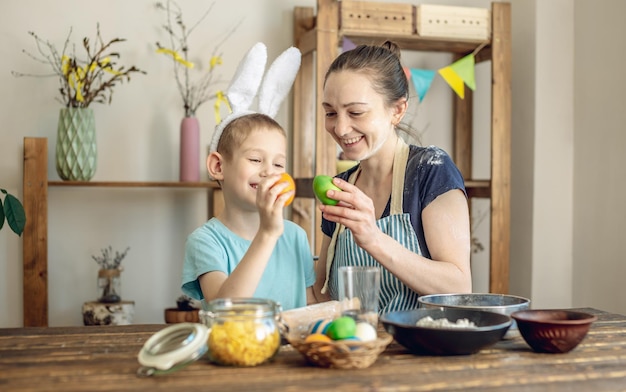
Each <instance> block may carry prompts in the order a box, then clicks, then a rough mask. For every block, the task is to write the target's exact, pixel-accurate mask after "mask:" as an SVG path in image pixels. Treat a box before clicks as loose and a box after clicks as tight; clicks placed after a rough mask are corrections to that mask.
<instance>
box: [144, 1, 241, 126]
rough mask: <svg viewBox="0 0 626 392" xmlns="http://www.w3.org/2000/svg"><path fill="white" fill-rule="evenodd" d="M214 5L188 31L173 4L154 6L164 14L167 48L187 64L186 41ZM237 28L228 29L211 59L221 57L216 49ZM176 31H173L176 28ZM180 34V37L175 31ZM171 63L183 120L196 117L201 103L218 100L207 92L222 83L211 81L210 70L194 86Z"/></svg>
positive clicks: (186, 74) (185, 69)
mask: <svg viewBox="0 0 626 392" xmlns="http://www.w3.org/2000/svg"><path fill="white" fill-rule="evenodd" d="M214 5H215V2H213V3H211V5H210V6H209V8H208V9H207V10H206V11H205V12H204V13H203V14H202V15H201V16H200V18H198V20H197V21H196V22H195V23H194V24H193V25H192V26H191V28H187V25H186V24H185V22H184V20H183V12H182V9H181V8H180V6H179V5H178V4H177V3H176V2H175V1H173V0H168V1H167V2H166V3H165V5H164V4H163V3H160V2H159V3H157V4H156V7H157V9H160V10H162V11H164V12H165V13H166V24H165V25H163V29H164V30H165V31H166V32H167V33H168V35H169V41H170V47H171V49H172V50H173V51H174V52H176V53H178V52H180V53H182V58H183V59H184V60H185V61H187V62H189V43H188V39H189V37H190V36H191V34H192V33H193V31H194V30H195V29H196V28H197V27H198V26H199V25H200V23H202V21H204V20H205V19H206V18H207V17H208V15H209V14H210V12H211V10H212V9H213V6H214ZM240 24H241V22H240V23H239V24H237V25H236V26H235V27H234V28H233V29H231V30H230V31H229V32H228V33H227V34H226V36H225V38H223V39H222V40H221V41H219V42H218V44H217V45H216V46H214V48H213V52H212V54H211V58H213V57H215V56H218V55H220V56H221V53H219V49H220V48H221V46H222V45H223V44H224V42H225V41H226V39H228V38H229V37H230V36H231V35H232V34H233V33H234V32H235V30H236V29H237V28H238V27H239V25H240ZM176 26H177V27H178V28H177V29H175V27H176ZM178 30H180V33H177V31H178ZM157 47H159V48H162V46H161V45H160V44H159V43H158V42H157ZM172 62H173V64H174V78H175V80H176V85H177V87H178V91H179V93H180V95H181V98H182V99H183V107H184V109H185V116H191V115H194V114H195V113H196V111H197V110H198V108H199V107H200V105H202V104H203V103H205V102H207V101H209V100H211V99H214V98H216V97H217V94H216V92H210V91H209V89H210V87H211V86H212V85H214V84H217V83H220V82H222V81H221V80H213V76H214V75H213V70H212V69H211V70H209V71H207V72H206V74H205V75H204V76H203V77H201V78H200V79H199V81H198V82H197V83H196V84H194V83H193V82H192V80H191V76H190V69H189V68H188V67H186V66H184V65H183V64H181V63H180V62H179V61H177V60H176V59H175V58H172Z"/></svg>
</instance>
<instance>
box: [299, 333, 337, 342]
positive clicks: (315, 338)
mask: <svg viewBox="0 0 626 392" xmlns="http://www.w3.org/2000/svg"><path fill="white" fill-rule="evenodd" d="M331 341H332V339H331V338H329V337H328V336H326V335H324V334H322V333H314V334H311V335H309V336H307V337H306V338H305V339H304V342H305V343H311V342H331Z"/></svg>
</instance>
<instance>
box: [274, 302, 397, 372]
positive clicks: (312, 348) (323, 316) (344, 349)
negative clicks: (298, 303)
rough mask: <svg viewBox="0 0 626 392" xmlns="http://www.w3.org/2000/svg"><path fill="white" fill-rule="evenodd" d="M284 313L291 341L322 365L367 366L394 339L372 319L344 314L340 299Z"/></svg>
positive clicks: (353, 367) (326, 366)
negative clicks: (367, 319)
mask: <svg viewBox="0 0 626 392" xmlns="http://www.w3.org/2000/svg"><path fill="white" fill-rule="evenodd" d="M281 317H282V320H283V322H284V323H285V326H286V327H287V332H286V336H285V338H286V339H287V341H288V342H289V344H291V346H292V347H293V348H295V349H296V350H297V351H298V352H300V354H302V355H303V356H304V358H305V359H306V360H307V362H309V363H310V364H313V365H316V366H320V367H325V368H337V369H363V368H367V367H369V366H370V365H372V364H373V363H374V362H376V359H377V358H378V355H380V353H382V352H383V351H384V350H385V348H386V347H387V345H389V343H391V341H392V340H393V337H392V336H391V335H389V334H388V333H386V332H384V331H377V330H376V328H374V327H373V326H372V325H370V324H369V323H366V322H358V323H357V322H355V321H354V319H353V318H351V317H349V316H342V315H341V310H340V305H339V302H338V301H330V302H326V303H322V304H316V305H310V306H307V307H304V308H299V309H293V310H289V311H284V312H283V313H282V316H281Z"/></svg>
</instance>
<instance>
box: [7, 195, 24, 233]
mask: <svg viewBox="0 0 626 392" xmlns="http://www.w3.org/2000/svg"><path fill="white" fill-rule="evenodd" d="M3 210H4V215H5V216H6V220H7V223H8V224H9V227H10V228H11V230H13V232H14V233H15V234H17V235H19V236H21V235H22V232H23V231H24V226H25V225H26V213H25V212H24V207H23V206H22V203H20V201H19V200H18V199H17V197H15V196H13V195H12V194H10V193H7V195H6V197H5V198H4V206H3ZM3 222H4V219H3Z"/></svg>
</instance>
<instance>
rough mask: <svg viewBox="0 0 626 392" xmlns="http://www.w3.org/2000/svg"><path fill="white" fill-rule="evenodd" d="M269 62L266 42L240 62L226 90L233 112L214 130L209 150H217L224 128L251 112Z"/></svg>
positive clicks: (254, 47)
mask: <svg viewBox="0 0 626 392" xmlns="http://www.w3.org/2000/svg"><path fill="white" fill-rule="evenodd" d="M265 63H267V47H266V46H265V44H264V43H262V42H258V43H256V44H255V45H254V46H253V47H252V48H250V50H248V53H246V55H245V57H244V58H243V59H241V61H240V62H239V66H237V70H236V71H235V76H233V79H232V80H231V82H230V85H229V86H228V89H227V90H226V97H227V98H228V102H229V104H230V107H231V109H232V113H231V114H229V115H228V116H226V118H224V119H223V120H222V121H221V122H220V123H219V124H217V126H216V127H215V131H213V136H212V137H211V144H210V145H209V151H217V144H218V143H219V141H220V137H222V132H224V128H226V125H228V124H229V123H230V122H232V121H233V120H234V119H236V118H238V117H241V116H243V115H245V114H249V113H250V112H249V108H250V105H252V101H254V97H256V93H257V91H258V90H259V85H260V84H261V80H263V73H265Z"/></svg>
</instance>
